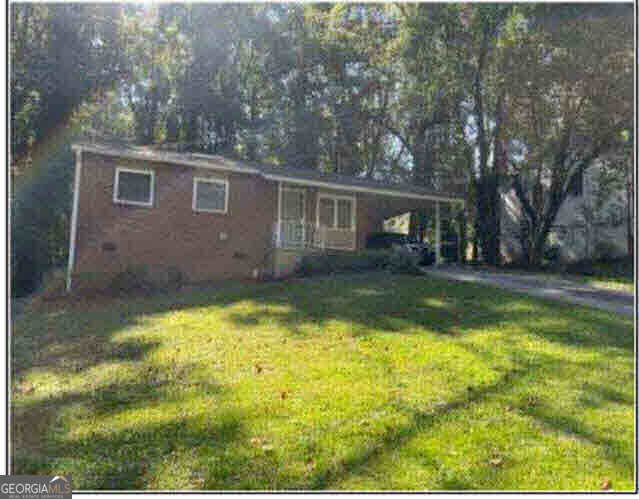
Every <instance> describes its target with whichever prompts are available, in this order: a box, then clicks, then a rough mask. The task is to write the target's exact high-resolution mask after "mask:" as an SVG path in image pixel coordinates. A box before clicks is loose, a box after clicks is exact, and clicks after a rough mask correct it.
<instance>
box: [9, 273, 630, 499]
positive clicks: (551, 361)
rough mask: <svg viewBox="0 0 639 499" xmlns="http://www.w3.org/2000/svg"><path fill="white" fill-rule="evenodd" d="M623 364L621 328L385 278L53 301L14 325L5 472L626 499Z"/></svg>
mask: <svg viewBox="0 0 639 499" xmlns="http://www.w3.org/2000/svg"><path fill="white" fill-rule="evenodd" d="M633 347H634V344H633V330H632V322H631V320H630V319H627V318H623V317H620V316H616V315H613V314H609V313H606V312H603V311H599V310H594V309H588V308H583V307H577V306H574V305H563V304H560V303H556V302H550V301H544V300H539V299H532V298H525V297H523V296H521V295H515V294H510V293H508V292H505V291H499V290H496V289H494V288H485V287H482V286H479V285H474V284H466V283H453V282H447V281H441V280H437V279H434V278H431V277H428V278H424V277H399V276H391V275H388V274H385V273H372V274H368V275H366V276H364V277H361V276H353V277H339V278H331V279H315V280H307V281H297V282H287V283H283V282H281V283H270V284H252V285H251V284H249V285H246V284H245V285H239V284H238V285H227V286H224V288H221V289H218V290H215V291H212V290H198V291H191V292H187V293H183V294H180V295H174V296H156V297H151V298H134V299H131V298H129V299H122V300H111V301H109V300H107V301H104V302H102V303H98V302H86V303H72V302H68V303H58V304H55V305H53V304H52V305H49V306H43V307H41V308H40V309H39V310H30V311H29V310H28V311H27V312H25V313H24V314H22V315H21V316H20V317H19V318H18V319H17V320H16V322H15V323H14V325H13V331H12V370H13V386H12V389H13V391H12V429H11V435H12V443H13V468H12V473H14V474H54V473H55V474H62V473H65V474H66V473H68V474H71V475H72V477H73V485H74V489H82V490H95V489H162V490H166V489H171V490H177V489H180V490H183V489H207V490H220V489H260V490H266V489H269V490H273V489H278V490H282V489H288V490H291V489H294V490H300V489H330V490H339V489H348V490H382V489H394V490H440V489H454V490H464V489H480V490H560V489H561V490H599V489H600V488H601V487H602V483H603V482H604V481H605V480H607V481H608V482H609V483H611V486H612V488H613V489H615V490H631V489H633V488H634V486H635V484H634V455H633V450H634V437H635V435H634V429H633V428H634V426H633V424H634V410H633V407H634V398H633V397H634V394H633V386H634V378H633V373H634V355H633Z"/></svg>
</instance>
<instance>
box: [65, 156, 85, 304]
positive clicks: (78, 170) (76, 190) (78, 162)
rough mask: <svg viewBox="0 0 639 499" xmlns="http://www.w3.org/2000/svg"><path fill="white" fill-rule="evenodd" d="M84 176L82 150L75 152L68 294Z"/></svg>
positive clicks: (73, 262)
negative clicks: (81, 184) (81, 185)
mask: <svg viewBox="0 0 639 499" xmlns="http://www.w3.org/2000/svg"><path fill="white" fill-rule="evenodd" d="M81 175H82V149H81V148H78V149H76V150H75V180H74V185H73V211H72V214H71V234H70V235H69V262H68V264H67V293H69V292H70V291H71V275H72V274H73V266H74V264H75V241H76V234H77V227H78V204H79V202H80V177H81Z"/></svg>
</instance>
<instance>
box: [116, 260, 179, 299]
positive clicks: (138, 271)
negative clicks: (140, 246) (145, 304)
mask: <svg viewBox="0 0 639 499" xmlns="http://www.w3.org/2000/svg"><path fill="white" fill-rule="evenodd" d="M183 284H184V275H183V274H182V271H181V270H180V269H179V268H178V267H175V266H168V267H164V266H160V267H149V266H148V265H130V266H128V267H127V268H126V269H125V270H124V271H122V272H120V273H118V274H117V275H116V276H115V277H113V278H112V279H110V280H109V282H108V288H107V289H108V291H110V292H111V293H114V294H116V295H131V294H138V293H145V294H148V293H158V292H174V291H178V290H180V289H181V288H182V286H183Z"/></svg>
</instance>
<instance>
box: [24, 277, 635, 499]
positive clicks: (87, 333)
mask: <svg viewBox="0 0 639 499" xmlns="http://www.w3.org/2000/svg"><path fill="white" fill-rule="evenodd" d="M433 284H435V285H436V287H435V286H433ZM247 300H248V301H249V302H251V303H255V304H257V305H259V306H261V307H262V309H261V310H258V311H256V312H253V311H251V312H246V313H242V312H238V311H234V310H232V309H230V310H229V313H228V318H229V319H230V321H231V322H232V323H234V324H236V325H237V326H239V327H243V328H252V327H255V326H257V325H258V324H260V323H262V322H263V321H274V322H275V323H277V324H279V325H281V326H282V327H284V328H285V329H286V330H288V331H289V332H290V333H291V334H292V335H294V336H298V337H301V336H304V335H306V334H308V332H307V331H308V329H307V328H306V327H304V326H320V327H324V326H326V325H327V324H328V323H329V322H330V321H344V322H347V323H348V324H350V325H351V328H352V334H353V335H354V336H358V335H359V336H367V335H372V334H376V333H377V332H392V333H402V334H423V332H424V330H425V331H431V332H435V333H437V334H441V335H443V338H454V337H458V336H463V335H466V334H467V332H468V331H471V332H472V331H476V330H482V329H489V328H492V329H495V328H496V329H499V328H501V327H502V326H512V325H517V326H518V327H521V328H524V330H525V331H528V332H532V333H533V334H535V335H537V336H539V337H541V338H544V339H546V340H549V341H552V342H558V343H562V344H566V345H569V346H582V347H615V348H620V349H622V350H623V352H622V353H621V354H622V355H624V356H631V355H632V349H633V337H632V332H631V329H630V325H629V322H628V327H623V326H625V325H626V322H627V321H626V322H624V321H623V320H620V319H616V318H615V317H610V316H609V315H606V314H605V313H602V312H599V311H590V310H587V309H582V308H578V309H577V311H575V307H574V306H569V305H562V304H558V303H555V302H552V303H551V302H544V301H537V300H534V299H530V300H532V301H533V302H537V303H541V307H540V306H537V305H535V306H530V305H529V302H528V298H522V297H521V296H518V295H514V294H508V293H503V292H499V293H497V292H495V291H494V290H493V289H492V288H487V287H484V286H480V285H473V284H465V285H459V284H457V283H454V284H453V283H450V282H448V281H443V280H435V279H431V278H429V279H428V280H426V279H424V278H407V277H391V278H388V277H384V278H383V279H380V280H379V281H376V280H374V279H369V280H367V281H366V282H362V280H361V279H357V280H347V279H335V280H323V281H318V282H313V281H307V282H289V283H287V282H284V283H271V284H265V285H256V286H252V287H250V288H248V289H246V288H245V287H243V286H242V287H235V288H234V287H231V288H230V290H229V289H226V290H225V289H223V290H221V291H220V292H219V293H218V294H211V293H210V292H208V291H196V292H192V293H184V294H182V295H176V296H166V297H153V298H151V299H148V298H141V299H131V300H129V299H122V300H115V301H114V302H111V303H108V304H105V305H97V306H95V308H94V309H92V310H90V311H87V310H85V309H83V308H77V309H75V308H74V307H69V308H68V309H67V310H65V309H59V308H58V309H55V308H54V309H53V310H52V311H51V316H50V317H47V318H46V321H45V322H46V326H49V327H46V326H45V328H44V330H45V331H47V332H42V329H35V330H34V328H31V329H29V327H28V321H29V320H30V318H29V317H23V320H25V321H27V323H26V324H24V323H23V324H21V325H20V326H18V329H19V330H20V329H23V330H26V331H29V332H31V334H30V335H28V334H20V331H19V332H18V334H17V335H16V336H15V337H14V338H13V349H12V354H13V364H12V368H13V372H14V376H15V377H17V378H18V379H19V378H20V377H22V376H23V375H24V374H26V372H27V371H28V370H29V369H32V368H36V367H46V368H47V369H52V370H59V371H63V372H64V371H68V372H79V371H83V370H87V369H89V368H91V367H94V366H99V365H101V364H104V363H109V362H118V361H140V360H142V359H143V358H144V357H145V356H146V355H147V354H148V353H149V352H151V351H152V350H153V349H155V348H157V347H158V346H159V344H158V343H156V342H149V341H139V340H137V341H135V340H126V341H120V342H114V341H112V336H113V335H114V334H116V333H118V332H120V331H122V330H123V329H125V328H127V327H132V326H136V325H140V324H142V323H143V322H144V317H146V316H148V315H152V314H162V313H167V312H170V311H179V310H186V309H195V308H199V307H202V308H205V307H210V306H215V307H229V306H232V305H235V304H237V303H239V302H243V301H247ZM274 307H277V308H276V309H275V310H273V308H274ZM280 307H281V308H280ZM559 309H561V312H566V314H567V316H568V317H569V318H570V320H571V322H570V323H567V322H566V321H565V320H559V319H557V318H556V314H557V312H558V311H560V310H559ZM542 318H543V319H546V320H545V321H544V322H543V323H542V325H541V326H539V325H538V322H539V321H540V319H542ZM40 320H42V317H40ZM626 329H627V331H626ZM460 344H461V343H460ZM38 352H41V353H39V354H38ZM474 353H475V354H478V355H479V354H480V352H478V351H477V350H475V351H474ZM489 354H490V353H487V352H484V355H485V356H487V357H486V358H487V359H490V360H494V358H493V357H490V355H489ZM524 357H525V356H524ZM516 360H517V359H516ZM63 361H64V362H63ZM562 362H563V359H562ZM559 365H560V364H557V366H558V367H559ZM162 369H164V368H162ZM162 369H161V370H162ZM536 369H538V367H535V366H534V365H530V363H526V360H525V358H520V359H518V360H517V367H516V368H514V369H511V370H507V371H506V372H505V373H504V374H503V376H502V377H501V378H500V379H499V380H498V381H497V382H496V383H495V384H493V385H489V386H485V387H477V389H476V390H473V391H472V392H469V393H462V394H461V395H459V396H458V397H457V398H453V400H451V401H450V402H448V403H446V404H445V405H443V406H441V407H438V408H436V409H435V410H434V411H428V412H423V411H421V410H418V409H411V408H407V407H405V408H404V409H403V410H405V411H412V413H411V414H412V422H411V424H409V425H406V426H402V427H397V428H393V429H391V430H389V432H388V433H387V435H386V436H384V437H383V438H382V439H381V440H380V442H379V444H378V445H376V446H373V447H372V448H371V449H369V450H366V451H364V452H360V453H355V454H353V455H352V456H351V457H349V458H347V459H345V460H344V461H343V462H342V463H340V465H339V466H337V468H336V467H330V468H325V469H323V470H321V469H320V470H317V471H316V472H315V473H314V474H313V476H312V477H311V478H310V480H309V481H306V480H305V481H304V482H303V483H297V481H296V479H291V481H290V482H288V483H280V488H287V489H295V488H313V489H317V488H330V487H331V486H335V485H336V484H337V483H338V482H339V481H340V480H341V479H342V478H343V477H344V476H346V475H348V474H349V473H356V472H357V470H358V469H361V468H363V467H364V466H365V465H366V463H368V462H370V461H371V460H373V459H375V457H376V456H379V455H381V454H382V453H384V452H388V451H392V450H394V449H396V448H398V447H399V446H401V445H403V443H405V442H407V441H408V440H409V439H410V438H412V436H414V435H416V434H417V433H418V432H421V431H423V430H425V429H428V428H430V427H432V426H433V425H435V424H436V423H437V421H438V420H439V419H440V418H441V417H442V416H443V415H445V414H446V413H449V412H452V411H455V410H458V409H462V408H464V407H467V406H468V404H470V403H471V402H473V401H478V400H484V399H487V398H489V397H491V396H493V395H495V394H497V393H505V392H508V391H509V390H512V388H513V387H514V386H515V383H516V382H517V381H518V380H521V379H522V378H524V377H526V376H527V375H529V374H532V373H534V372H536V371H535V370H536ZM545 369H547V366H546V367H545ZM155 374H157V373H155ZM541 374H543V373H541V372H540V375H541ZM141 376H142V375H141ZM169 382H170V381H164V382H160V383H159V384H157V385H156V386H152V387H151V389H149V378H148V377H147V378H144V377H143V376H142V377H141V378H140V379H139V380H135V381H133V382H131V383H130V384H129V385H125V386H123V385H121V384H117V385H114V384H112V385H107V386H102V387H100V388H98V389H97V390H93V391H91V392H89V391H87V392H83V393H66V394H63V395H60V396H59V397H58V398H53V399H47V400H40V401H35V402H34V403H33V404H31V405H25V406H23V407H22V408H21V409H19V410H22V411H24V412H23V414H22V415H21V417H19V418H18V420H21V422H22V424H23V426H24V429H25V430H27V431H25V432H24V433H26V434H28V433H29V431H28V430H29V429H31V430H32V431H31V433H32V435H31V436H32V437H33V440H34V445H36V443H37V442H38V441H43V442H44V443H45V444H46V445H45V449H44V450H45V452H44V453H40V457H39V458H36V459H28V458H27V454H28V451H29V445H26V448H25V450H26V451H27V452H21V453H19V454H20V455H19V456H18V460H17V462H16V461H15V460H14V468H12V472H13V473H15V472H20V473H31V472H36V471H51V470H50V469H48V468H46V466H45V465H44V464H43V463H44V461H43V459H45V456H46V451H47V450H50V451H54V452H55V454H56V455H58V456H64V455H67V456H74V455H75V454H74V452H75V451H76V449H78V448H79V449H83V452H84V453H85V455H86V456H87V460H88V461H89V460H94V461H95V460H99V456H103V458H104V459H107V461H108V463H107V464H104V466H105V467H104V468H103V469H102V471H99V469H98V470H97V471H96V473H95V476H94V478H92V479H90V480H89V481H88V482H87V487H86V488H89V487H90V488H95V489H102V488H107V489H108V488H120V489H121V488H137V487H141V486H143V485H144V483H146V482H145V480H146V478H145V477H146V476H147V473H149V470H151V469H152V468H153V467H154V466H160V464H159V463H160V462H161V461H162V460H163V459H165V458H166V456H167V455H170V454H171V453H172V452H173V451H174V450H175V448H176V447H172V446H181V447H180V448H182V449H183V448H184V447H193V448H198V449H199V448H200V447H201V449H200V450H201V452H205V453H206V452H208V453H211V456H210V458H211V459H210V460H209V461H208V462H210V463H213V464H211V466H209V468H208V471H207V472H206V474H205V476H204V477H203V481H202V487H203V488H261V487H264V483H265V482H264V481H270V482H269V483H275V482H274V481H276V480H277V479H276V478H274V477H276V476H277V474H278V468H279V467H280V466H279V463H278V462H277V459H276V458H275V457H274V456H273V455H265V454H264V453H262V454H257V455H254V454H250V453H249V454H242V455H235V454H233V453H231V454H230V455H229V453H228V452H227V449H229V447H231V446H232V445H234V443H236V442H237V441H238V439H243V438H245V435H243V427H244V425H243V421H242V417H241V415H238V414H235V415H231V416H229V417H228V419H227V420H226V421H223V422H219V424H220V425H221V426H215V425H214V426H213V427H208V428H204V429H203V428H201V427H199V426H198V424H197V422H195V421H191V422H189V420H188V418H186V419H181V420H178V421H171V422H167V423H164V424H160V425H150V426H148V427H143V428H141V429H140V430H139V431H138V430H136V433H135V434H134V436H133V437H131V436H130V435H128V434H118V433H115V434H110V435H108V436H97V437H95V436H94V437H91V438H86V439H85V440H84V441H80V442H67V441H64V439H63V440H55V438H57V437H55V435H53V436H52V435H51V432H50V430H51V427H49V426H48V423H49V422H51V424H53V423H54V422H55V421H56V420H57V418H58V416H59V415H60V414H61V413H62V412H63V411H64V410H65V409H67V408H69V407H71V406H74V405H77V404H88V405H89V406H90V408H91V410H93V411H95V412H96V414H100V413H110V412H111V411H114V410H115V411H122V410H126V409H127V408H132V407H146V406H148V405H149V404H152V403H154V401H157V400H159V399H161V398H165V397H166V394H165V393H164V392H163V391H162V390H163V388H164V387H165V386H166V384H168V383H169ZM210 388H211V390H212V392H215V393H216V394H217V395H216V396H220V394H222V393H223V392H224V390H223V389H222V388H219V391H217V392H216V390H218V388H215V386H214V385H212V387H210ZM131 394H133V396H131ZM599 395H600V396H601V397H603V398H607V399H613V398H615V397H617V398H619V394H616V395H615V394H612V393H603V392H602V391H600V394H599ZM621 399H622V400H626V399H625V398H623V395H622V396H621ZM398 404H400V405H399V406H401V403H399V402H398ZM526 410H528V412H527V415H529V416H530V417H533V418H536V419H539V420H540V421H542V422H543V423H544V424H546V425H547V426H551V427H554V428H556V429H557V430H560V431H564V430H566V428H569V429H570V431H572V432H573V433H574V432H576V433H577V434H582V435H583V438H586V439H588V440H590V441H591V442H592V443H593V444H595V445H598V446H603V447H610V448H614V449H616V450H613V451H611V452H609V455H610V456H620V459H621V460H622V463H623V464H624V466H627V465H628V463H631V462H632V459H631V458H629V457H628V455H626V454H625V453H624V452H623V445H621V444H620V443H619V442H616V441H614V440H612V439H606V438H603V437H598V436H596V435H595V434H594V433H593V432H592V431H591V430H590V429H588V428H587V427H585V426H584V425H583V424H582V425H581V426H579V424H577V423H575V422H574V421H568V420H567V419H565V418H564V419H562V418H561V417H555V416H557V415H555V414H549V413H548V412H540V409H539V408H537V409H535V410H533V409H526ZM545 410H546V411H548V409H545ZM12 419H14V418H12ZM36 421H46V422H47V424H46V425H43V424H38V423H36ZM32 423H33V424H32ZM216 424H217V423H216ZM218 433H219V434H220V435H221V436H220V437H219V439H220V440H219V446H218V445H217V444H216V446H214V447H213V450H211V448H209V447H207V446H204V447H202V446H201V445H198V444H197V441H198V440H200V441H204V440H207V439H208V440H210V439H211V435H217V434H218ZM36 437H37V438H36ZM42 437H45V438H42ZM51 438H53V440H51ZM216 438H217V437H216ZM12 440H13V441H14V442H15V433H14V435H13V438H12ZM171 442H172V443H171ZM27 443H28V442H27ZM49 445H52V446H51V447H50V446H49ZM109 449H110V451H109ZM118 449H125V451H120V450H118ZM126 449H129V450H130V451H131V452H129V451H126ZM207 449H208V450H207ZM620 449H621V450H620ZM109 452H111V453H112V455H110V454H109ZM620 452H621V454H620ZM114 456H116V457H114ZM139 456H147V457H144V458H143V459H142V460H141V461H140V462H139V463H137V464H135V463H132V464H131V466H130V468H126V470H125V471H124V472H122V471H119V470H118V466H120V467H121V465H122V463H123V462H126V461H127V460H129V461H130V459H138V458H139ZM14 458H15V456H14ZM45 461H46V459H45ZM88 461H87V462H88ZM118 463H119V464H118ZM92 465H93V464H92ZM96 466H97V465H96ZM234 467H235V468H234ZM240 467H244V468H248V469H251V470H252V471H254V472H255V476H256V479H255V480H256V481H248V482H246V481H245V482H241V483H238V482H236V481H235V480H234V478H233V477H234V474H235V473H234V471H233V470H234V469H238V468H240ZM96 469H97V468H96ZM127 470H128V471H127ZM258 477H262V478H259V479H258ZM478 479H479V477H478ZM260 480H262V481H260ZM473 481H474V480H473ZM449 486H454V488H460V489H461V488H473V486H472V483H469V482H467V481H464V480H462V479H460V478H456V477H454V476H448V478H446V479H445V480H443V481H442V482H441V483H440V484H438V486H437V487H438V488H446V487H449ZM466 486H467V487H466Z"/></svg>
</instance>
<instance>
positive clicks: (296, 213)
mask: <svg viewBox="0 0 639 499" xmlns="http://www.w3.org/2000/svg"><path fill="white" fill-rule="evenodd" d="M305 211H306V210H304V191H303V190H301V189H291V188H288V187H283V188H282V220H294V221H296V222H299V221H302V220H304V218H305Z"/></svg>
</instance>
